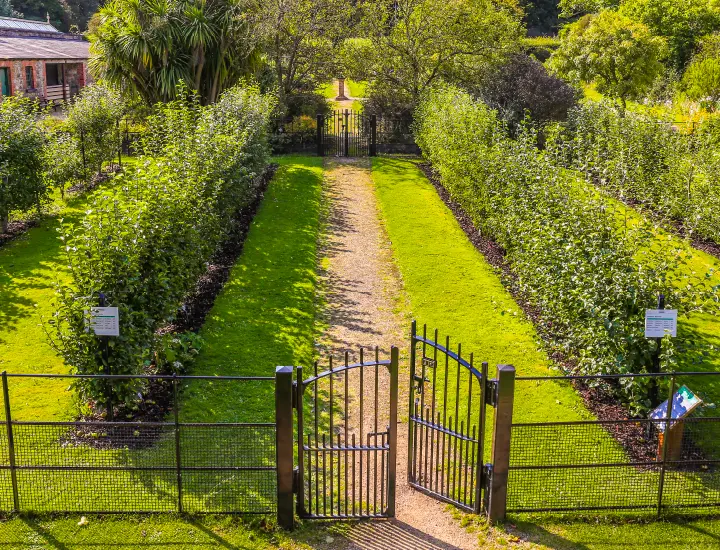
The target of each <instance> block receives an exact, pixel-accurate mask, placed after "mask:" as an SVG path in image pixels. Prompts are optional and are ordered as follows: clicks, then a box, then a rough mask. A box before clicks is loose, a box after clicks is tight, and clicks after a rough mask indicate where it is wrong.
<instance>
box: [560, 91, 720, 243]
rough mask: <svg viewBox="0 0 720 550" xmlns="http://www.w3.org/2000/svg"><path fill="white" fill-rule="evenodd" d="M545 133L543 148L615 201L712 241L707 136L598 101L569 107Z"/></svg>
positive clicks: (712, 149)
mask: <svg viewBox="0 0 720 550" xmlns="http://www.w3.org/2000/svg"><path fill="white" fill-rule="evenodd" d="M547 134H548V140H547V150H548V152H549V153H550V154H551V155H553V157H554V158H555V159H556V161H557V162H559V163H561V164H562V165H563V166H566V167H568V168H573V169H575V170H578V171H580V172H582V173H583V174H584V175H585V177H586V178H588V180H590V181H592V182H593V183H595V184H596V185H598V186H600V187H602V188H603V189H605V190H607V191H608V192H610V193H611V194H613V195H614V196H616V197H618V198H620V199H621V200H623V201H630V202H632V203H640V204H641V205H642V206H643V207H645V208H647V209H649V210H650V211H652V212H653V213H654V214H656V215H659V216H660V217H664V218H667V219H669V220H672V221H677V222H680V223H681V224H682V226H683V228H684V229H685V230H686V232H687V233H688V234H690V235H693V234H697V235H699V236H701V237H703V238H705V239H709V240H711V241H714V242H717V243H720V187H718V185H717V181H718V180H719V179H720V149H719V148H718V147H717V146H715V145H714V144H710V143H708V138H711V137H712V136H707V135H706V133H705V132H703V131H700V132H698V133H696V134H694V135H688V134H687V133H685V132H681V131H679V129H677V128H674V127H673V126H671V125H670V124H669V123H667V122H666V121H662V120H657V119H654V118H651V117H647V116H643V115H640V114H637V113H630V112H626V113H624V114H621V113H619V112H618V110H617V109H616V108H615V107H614V106H613V105H611V104H609V103H604V102H603V103H588V104H586V105H582V106H579V107H577V108H575V109H573V110H571V111H570V114H569V117H568V121H567V122H566V123H563V124H558V125H556V126H554V127H550V128H548V132H547Z"/></svg>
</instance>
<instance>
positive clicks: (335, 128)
mask: <svg viewBox="0 0 720 550" xmlns="http://www.w3.org/2000/svg"><path fill="white" fill-rule="evenodd" d="M317 119H318V120H317V129H318V130H317V131H318V136H317V145H318V155H320V156H335V157H367V156H371V157H373V156H375V154H376V151H377V119H376V118H375V116H374V115H372V116H367V115H364V114H362V113H358V112H357V111H350V110H348V109H345V110H344V111H333V112H332V113H330V114H328V115H318V116H317Z"/></svg>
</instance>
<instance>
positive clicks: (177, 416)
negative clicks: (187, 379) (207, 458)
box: [172, 374, 183, 514]
mask: <svg viewBox="0 0 720 550" xmlns="http://www.w3.org/2000/svg"><path fill="white" fill-rule="evenodd" d="M172 385H173V413H174V417H175V478H176V480H177V490H178V506H177V507H178V512H179V513H181V514H182V513H183V491H182V462H181V453H180V414H179V412H178V389H177V374H173V379H172Z"/></svg>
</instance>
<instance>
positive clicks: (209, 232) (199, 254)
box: [53, 87, 272, 406]
mask: <svg viewBox="0 0 720 550" xmlns="http://www.w3.org/2000/svg"><path fill="white" fill-rule="evenodd" d="M271 110H272V101H271V100H269V99H268V98H267V97H265V96H262V95H260V93H259V91H258V90H257V88H255V87H248V88H233V89H230V90H228V91H226V92H225V93H224V94H223V95H222V96H221V98H220V100H219V101H218V102H217V103H216V104H214V105H212V106H209V107H201V106H200V104H199V103H198V100H197V98H196V96H189V95H188V93H187V91H182V92H181V93H180V99H179V100H176V101H174V102H171V103H168V104H166V105H159V106H158V107H157V111H156V113H155V114H154V115H153V116H152V117H151V120H150V121H149V130H148V134H149V137H148V138H147V139H146V153H150V154H152V155H155V156H154V157H149V156H146V157H144V158H142V159H141V161H140V163H139V167H138V169H137V170H135V171H133V172H132V173H130V174H129V175H125V176H120V177H119V178H118V179H117V180H116V181H117V183H116V184H115V185H114V187H113V188H112V189H110V190H108V191H105V192H103V193H99V194H97V195H96V196H95V197H94V198H93V200H92V201H91V203H90V204H89V207H88V210H87V212H86V216H85V218H84V219H83V220H82V223H81V224H79V225H76V226H65V227H64V228H63V231H62V236H61V238H62V240H63V242H64V243H65V245H66V249H65V250H66V253H67V256H68V265H69V268H70V272H71V277H72V283H71V284H69V285H60V286H59V287H58V289H57V312H56V313H55V315H54V319H53V323H54V324H53V338H54V345H55V346H56V347H57V349H58V351H59V352H60V353H61V354H62V355H63V357H64V359H65V361H66V362H67V363H68V364H69V365H71V366H72V368H73V370H74V371H75V372H78V373H99V372H103V371H104V370H105V367H106V366H107V367H109V368H110V370H111V371H112V372H113V373H115V374H137V373H140V372H143V370H146V369H147V368H148V367H150V365H151V363H152V360H153V355H154V353H157V352H158V350H165V349H167V346H166V345H165V343H164V342H163V341H162V339H160V340H158V338H157V336H156V331H157V330H158V329H159V328H161V327H162V326H164V325H166V324H167V323H169V322H170V321H172V320H173V319H174V318H175V316H176V315H177V311H178V308H179V307H180V306H181V304H182V302H183V300H184V298H185V297H186V295H187V294H188V293H189V292H190V291H191V290H192V289H193V288H194V285H195V283H196V281H197V278H198V277H199V276H200V275H201V274H202V273H203V272H204V271H205V269H206V262H208V261H209V260H210V259H211V257H212V255H213V254H214V253H215V251H216V250H217V248H218V246H219V245H220V243H221V242H222V241H223V240H224V239H225V237H226V235H227V234H228V231H229V230H230V228H231V226H232V223H233V221H232V220H233V217H234V216H235V215H236V214H237V212H238V210H239V209H240V208H242V207H244V206H246V205H247V204H249V202H250V201H252V200H253V199H254V197H255V196H256V193H257V187H256V185H257V184H256V182H257V177H258V176H259V175H260V174H261V173H262V170H263V168H264V166H265V165H266V163H267V160H268V153H269V151H268V144H267V122H268V117H269V113H270V111H271ZM100 292H104V293H105V295H106V296H107V300H108V304H109V305H113V306H117V307H119V308H120V322H121V326H122V332H121V336H120V337H118V338H112V339H111V340H110V353H109V358H108V360H107V365H106V361H105V360H104V359H103V358H102V357H101V355H102V354H101V350H100V347H99V342H98V338H97V337H95V336H94V335H93V334H92V333H90V332H86V326H87V323H88V315H89V314H88V311H89V309H90V308H91V307H93V306H97V305H98V296H99V293H100ZM162 354H164V357H165V358H166V359H167V352H166V351H165V352H161V355H162ZM79 389H80V392H81V395H82V396H83V397H86V398H93V399H97V400H99V401H102V396H103V388H100V387H97V386H96V385H95V384H94V383H93V382H92V381H86V382H82V383H81V384H80V388H79ZM137 389H138V388H133V387H130V384H127V385H125V386H117V388H116V390H115V391H116V394H117V395H116V396H115V402H116V403H118V402H125V403H127V404H129V405H131V406H132V404H133V401H134V399H135V395H136V392H137Z"/></svg>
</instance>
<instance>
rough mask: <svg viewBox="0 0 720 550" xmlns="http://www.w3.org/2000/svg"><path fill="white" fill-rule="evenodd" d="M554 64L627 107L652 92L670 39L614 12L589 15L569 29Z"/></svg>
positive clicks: (552, 58)
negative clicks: (629, 100)
mask: <svg viewBox="0 0 720 550" xmlns="http://www.w3.org/2000/svg"><path fill="white" fill-rule="evenodd" d="M560 38H561V42H560V47H559V48H558V50H557V51H556V52H555V53H554V54H553V56H552V57H551V58H550V66H551V68H552V69H553V70H554V71H556V72H557V73H558V74H559V75H561V76H563V77H565V78H567V79H568V80H571V81H576V82H595V83H596V84H597V89H598V91H599V92H600V93H603V94H606V95H608V96H610V97H612V98H614V99H617V100H619V101H620V103H621V104H622V106H623V108H624V107H625V105H626V101H627V100H628V99H633V98H635V97H638V96H639V95H640V94H642V93H643V92H644V91H645V90H647V89H648V88H649V87H650V85H651V84H652V83H653V81H654V79H655V77H656V76H657V75H658V74H660V72H661V71H662V69H663V65H662V63H661V62H660V59H662V57H663V54H664V51H665V41H664V40H663V39H662V38H660V37H657V36H653V35H652V34H651V32H650V30H649V29H648V28H647V27H646V26H645V25H643V24H642V23H637V22H635V21H633V20H631V19H630V18H628V17H625V16H624V15H621V14H619V13H617V12H615V11H611V10H604V11H601V12H600V13H599V14H595V15H587V16H585V17H583V18H581V19H580V20H578V21H577V22H575V23H573V24H571V25H568V26H567V27H565V28H564V29H563V31H562V33H561V35H560Z"/></svg>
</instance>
